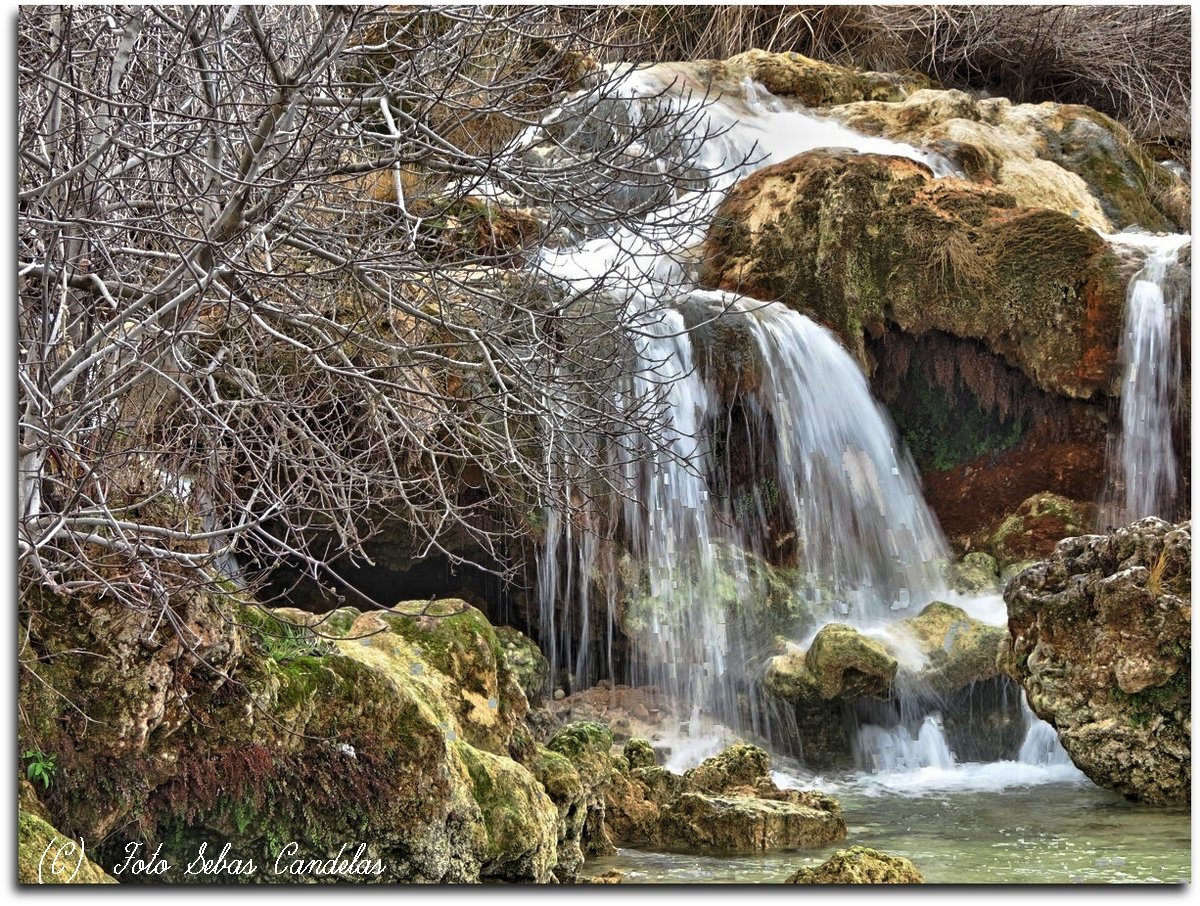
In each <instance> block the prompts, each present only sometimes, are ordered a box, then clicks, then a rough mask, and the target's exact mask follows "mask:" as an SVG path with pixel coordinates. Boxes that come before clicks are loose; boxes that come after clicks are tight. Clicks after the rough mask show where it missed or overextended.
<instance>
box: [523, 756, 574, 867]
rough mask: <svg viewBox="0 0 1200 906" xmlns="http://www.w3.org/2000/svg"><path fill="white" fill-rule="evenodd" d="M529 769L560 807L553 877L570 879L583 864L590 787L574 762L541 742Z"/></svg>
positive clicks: (551, 799) (557, 806) (556, 806)
mask: <svg viewBox="0 0 1200 906" xmlns="http://www.w3.org/2000/svg"><path fill="white" fill-rule="evenodd" d="M529 769H530V771H531V772H532V773H533V776H534V777H536V778H537V781H538V783H540V784H541V785H542V788H543V789H544V790H545V791H546V795H547V796H549V797H550V801H551V802H553V803H554V805H555V808H556V809H557V810H558V821H557V825H556V834H555V839H556V843H557V859H556V861H555V864H554V877H555V880H557V881H558V882H559V883H568V882H569V881H571V879H573V878H574V877H575V876H576V873H577V872H578V871H579V868H580V866H581V865H583V859H584V857H583V849H582V847H581V845H580V841H581V839H582V837H583V826H584V823H585V821H586V820H587V812H588V791H587V790H586V789H584V786H583V782H582V781H581V780H580V779H579V772H578V771H577V770H575V767H574V766H573V765H572V764H571V762H569V761H568V760H567V759H566V758H565V757H564V756H562V755H560V754H559V753H557V752H551V751H550V750H549V749H546V748H543V747H541V746H538V748H537V755H536V756H535V757H534V758H533V759H532V761H531V763H530V765H529Z"/></svg>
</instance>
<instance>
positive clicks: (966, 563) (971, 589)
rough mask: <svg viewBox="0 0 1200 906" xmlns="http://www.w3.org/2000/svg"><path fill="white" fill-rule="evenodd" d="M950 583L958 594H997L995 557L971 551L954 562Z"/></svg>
mask: <svg viewBox="0 0 1200 906" xmlns="http://www.w3.org/2000/svg"><path fill="white" fill-rule="evenodd" d="M951 584H952V586H953V588H954V590H955V591H956V592H958V593H959V594H964V595H984V594H999V593H1000V568H999V566H998V565H997V563H996V558H995V557H993V556H992V555H991V554H985V553H984V552H983V551H972V552H971V553H969V554H967V555H966V556H965V557H963V558H962V561H961V562H960V563H957V564H955V566H954V568H953V569H952V571H951Z"/></svg>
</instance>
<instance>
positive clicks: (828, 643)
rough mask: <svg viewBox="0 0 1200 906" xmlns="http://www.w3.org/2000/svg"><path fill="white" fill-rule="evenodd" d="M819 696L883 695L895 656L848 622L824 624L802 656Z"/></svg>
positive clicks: (895, 664) (891, 673)
mask: <svg viewBox="0 0 1200 906" xmlns="http://www.w3.org/2000/svg"><path fill="white" fill-rule="evenodd" d="M804 666H805V668H806V669H807V670H808V671H809V672H810V673H811V674H812V675H813V676H814V677H815V678H816V681H817V688H818V689H819V690H820V693H821V697H822V698H826V699H832V698H836V697H839V696H841V697H855V698H857V697H859V696H863V695H879V696H882V695H886V694H887V691H888V689H889V688H890V686H891V684H892V680H893V679H895V676H896V667H897V663H896V659H895V658H894V657H892V655H891V654H889V653H888V652H887V650H886V649H885V648H884V647H883V645H881V644H880V643H879V642H877V641H875V640H874V639H869V638H867V637H866V636H864V635H862V634H861V633H860V632H859V631H858V630H856V629H854V628H853V627H851V626H845V625H842V624H841V623H830V624H828V625H827V626H823V627H822V628H821V631H820V632H818V633H817V634H816V636H815V637H814V638H813V640H812V644H811V645H809V647H808V651H807V653H806V654H805V656H804Z"/></svg>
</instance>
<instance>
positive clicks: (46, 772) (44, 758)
mask: <svg viewBox="0 0 1200 906" xmlns="http://www.w3.org/2000/svg"><path fill="white" fill-rule="evenodd" d="M21 757H22V758H27V759H29V764H27V765H26V766H25V776H26V777H28V778H29V779H30V781H31V782H33V783H37V782H38V781H39V780H40V781H41V782H42V788H43V789H49V788H50V781H51V780H53V779H54V772H55V770H56V769H55V766H54V756H53V755H47V754H46V753H45V752H43V751H42V750H41V749H28V750H27V751H25V752H23V753H21Z"/></svg>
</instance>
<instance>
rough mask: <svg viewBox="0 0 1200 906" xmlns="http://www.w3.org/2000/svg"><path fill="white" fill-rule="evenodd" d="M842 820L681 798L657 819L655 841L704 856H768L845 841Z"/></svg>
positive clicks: (738, 801)
mask: <svg viewBox="0 0 1200 906" xmlns="http://www.w3.org/2000/svg"><path fill="white" fill-rule="evenodd" d="M845 834H846V826H845V822H844V821H843V820H842V819H841V817H840V815H835V814H833V813H832V812H828V811H822V810H819V809H813V808H808V807H806V806H803V805H798V804H795V803H791V802H787V801H780V800H771V799H756V798H751V797H748V796H706V795H704V794H703V793H684V794H683V795H682V796H680V797H679V798H678V799H676V800H674V801H673V802H670V803H668V804H667V806H666V807H665V808H663V810H662V813H661V815H660V817H659V828H658V840H659V842H660V843H661V844H663V845H667V846H684V847H687V848H689V849H701V850H704V851H708V852H738V853H754V852H770V851H773V850H779V849H796V848H800V847H809V846H826V845H828V844H830V843H834V842H836V841H838V840H842V839H845Z"/></svg>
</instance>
